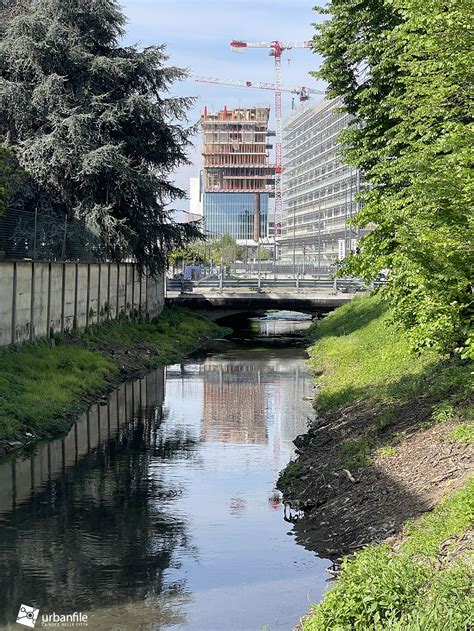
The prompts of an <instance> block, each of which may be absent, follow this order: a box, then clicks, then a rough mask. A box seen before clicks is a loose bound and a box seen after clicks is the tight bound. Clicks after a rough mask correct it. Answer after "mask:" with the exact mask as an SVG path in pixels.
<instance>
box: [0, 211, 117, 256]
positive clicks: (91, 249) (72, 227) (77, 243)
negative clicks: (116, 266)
mask: <svg viewBox="0 0 474 631" xmlns="http://www.w3.org/2000/svg"><path fill="white" fill-rule="evenodd" d="M105 258H106V253H105V252H104V250H103V244H101V243H100V241H99V239H98V238H97V236H96V235H94V234H93V233H92V232H91V231H90V230H89V229H88V228H87V227H86V226H85V224H84V223H83V222H82V221H80V220H78V219H74V218H72V219H71V218H69V217H67V216H62V217H61V216H58V215H56V214H53V213H46V212H38V211H36V212H29V211H25V210H18V209H14V208H9V209H8V210H7V211H6V212H5V214H4V215H2V216H0V259H14V260H22V259H30V260H34V261H90V262H93V261H101V260H104V259H105Z"/></svg>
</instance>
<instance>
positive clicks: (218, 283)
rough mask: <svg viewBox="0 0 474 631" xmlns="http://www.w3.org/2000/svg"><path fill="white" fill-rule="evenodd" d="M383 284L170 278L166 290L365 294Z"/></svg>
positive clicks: (347, 280) (352, 280)
mask: <svg viewBox="0 0 474 631" xmlns="http://www.w3.org/2000/svg"><path fill="white" fill-rule="evenodd" d="M380 284H381V283H373V284H372V285H371V286H370V287H367V286H366V285H365V284H364V283H363V282H362V281H361V280H359V279H357V278H334V279H330V278H322V279H315V278H313V279H304V278H299V277H297V278H277V279H271V278H258V279H256V278H253V279H252V278H242V279H235V278H225V279H224V278H203V279H201V280H199V281H191V280H184V279H175V278H168V279H167V281H166V289H167V291H169V292H180V293H193V292H194V291H196V292H197V293H199V291H203V290H206V289H213V290H215V289H219V290H221V291H225V290H226V289H229V290H232V289H241V290H245V289H248V290H260V289H292V288H293V289H296V290H299V289H310V290H314V291H318V290H320V289H332V290H334V291H338V292H342V293H356V292H364V291H368V290H369V289H371V288H373V287H374V286H379V285H380Z"/></svg>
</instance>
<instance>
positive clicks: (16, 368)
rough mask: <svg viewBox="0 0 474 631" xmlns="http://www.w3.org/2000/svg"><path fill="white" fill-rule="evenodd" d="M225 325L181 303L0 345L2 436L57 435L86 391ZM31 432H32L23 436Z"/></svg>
mask: <svg viewBox="0 0 474 631" xmlns="http://www.w3.org/2000/svg"><path fill="white" fill-rule="evenodd" d="M225 332H226V331H225V330H224V329H222V328H220V327H218V326H217V325H215V324H213V323H211V322H209V321H208V320H206V319H205V318H202V317H200V316H198V315H195V314H193V313H192V312H191V311H188V310H186V309H167V308H165V309H164V311H163V312H162V313H161V314H160V316H158V317H157V318H154V319H153V320H151V321H150V322H144V321H138V320H137V321H131V320H122V321H110V322H107V323H104V324H101V325H96V326H91V327H89V328H88V329H87V330H86V331H84V332H82V333H78V332H77V333H72V334H70V335H67V336H63V335H57V336H56V338H55V342H54V345H49V344H47V343H46V342H45V341H38V342H37V343H35V344H23V345H22V346H21V347H19V348H11V347H9V348H1V349H0V440H10V441H11V440H19V441H23V440H25V438H27V439H28V438H32V437H33V438H34V437H41V436H56V435H59V434H61V433H63V432H65V431H67V430H68V428H69V426H70V424H71V420H72V418H73V416H74V414H75V413H77V412H78V411H79V409H80V408H81V407H84V405H85V404H87V399H88V397H90V396H91V395H96V394H100V393H101V392H102V391H104V389H106V388H110V387H111V385H113V384H114V383H117V382H118V381H119V380H120V379H121V378H125V376H126V375H127V374H133V373H134V372H135V371H137V370H140V369H141V370H143V369H146V368H152V367H154V366H158V365H160V364H161V365H163V364H168V363H172V362H174V361H178V360H180V359H182V358H184V357H185V356H186V355H187V354H189V353H190V352H192V351H193V350H195V349H196V348H198V347H199V346H200V345H202V343H203V342H204V341H205V339H206V338H212V337H222V335H223V333H225ZM28 435H32V436H28Z"/></svg>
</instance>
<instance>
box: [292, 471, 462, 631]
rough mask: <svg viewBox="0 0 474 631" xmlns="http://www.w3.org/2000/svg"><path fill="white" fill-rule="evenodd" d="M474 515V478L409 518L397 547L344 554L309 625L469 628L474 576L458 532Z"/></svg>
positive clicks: (419, 630)
mask: <svg viewBox="0 0 474 631" xmlns="http://www.w3.org/2000/svg"><path fill="white" fill-rule="evenodd" d="M473 520H474V479H473V480H471V481H470V482H469V483H468V484H467V485H466V486H465V487H464V488H463V489H462V490H461V491H458V492H457V493H456V494H455V495H453V496H451V497H448V498H445V499H444V500H443V501H442V502H441V503H440V504H438V506H437V507H436V509H435V511H434V512H433V513H431V514H427V515H425V516H424V517H423V518H422V519H420V520H419V521H418V522H416V523H410V524H408V525H407V526H406V528H405V537H406V538H405V540H404V541H403V543H402V545H401V546H400V547H399V548H398V549H394V548H391V547H389V546H388V545H377V546H370V547H367V548H365V549H364V550H362V551H361V552H359V553H358V554H356V555H355V556H354V557H353V558H350V559H349V558H348V559H346V560H344V561H343V564H342V569H341V574H340V576H339V578H338V580H337V581H336V584H335V586H334V588H333V589H332V591H330V592H328V593H327V594H326V596H325V598H324V600H323V602H322V603H321V604H319V605H317V606H316V607H314V609H313V611H312V613H311V615H310V616H309V617H308V618H307V619H306V620H305V621H304V624H303V628H304V631H328V630H329V629H330V630H331V631H336V630H339V631H345V630H348V631H349V630H352V629H353V630H361V631H370V630H372V629H373V630H374V631H378V630H382V629H383V630H387V631H395V630H397V631H405V630H407V629H410V630H411V631H427V630H428V629H429V630H430V631H448V630H449V631H465V629H466V628H467V625H468V623H472V616H473V613H474V601H473V598H472V596H473V594H472V580H473V578H474V577H473V573H472V564H470V563H469V557H468V553H467V551H466V549H465V546H464V547H463V546H462V539H460V537H461V536H462V535H463V533H465V532H466V531H467V530H468V529H469V528H470V527H472V523H473Z"/></svg>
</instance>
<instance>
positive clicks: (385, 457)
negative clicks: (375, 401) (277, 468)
mask: <svg viewBox="0 0 474 631" xmlns="http://www.w3.org/2000/svg"><path fill="white" fill-rule="evenodd" d="M429 405H430V397H429V395H426V396H425V397H421V398H420V399H418V400H416V401H411V402H410V404H407V405H405V406H404V407H403V408H400V409H399V410H398V413H397V417H396V419H395V422H394V423H393V424H392V425H391V427H390V428H389V429H387V430H386V431H385V432H382V433H381V434H380V435H379V437H378V438H379V440H380V441H381V442H383V444H385V445H387V446H385V447H382V448H379V449H373V450H372V451H371V454H370V457H367V458H366V462H365V463H363V464H361V463H358V464H352V465H351V464H348V463H347V459H346V462H344V456H343V455H341V454H344V445H345V444H346V445H347V444H350V445H353V446H356V447H357V445H359V446H360V445H361V444H362V445H363V443H364V440H365V439H366V436H367V431H368V429H369V428H370V427H371V426H372V422H373V418H374V417H376V416H377V415H378V414H380V409H377V406H374V407H373V408H372V409H369V407H368V404H367V401H358V402H355V403H352V404H351V405H348V406H347V407H345V408H339V409H338V410H337V411H335V412H331V413H327V414H325V415H324V416H316V418H315V420H314V422H313V424H312V426H311V427H310V429H309V431H308V433H307V434H304V435H301V436H298V437H297V439H296V440H295V441H294V442H295V445H296V447H297V453H298V454H299V455H298V459H297V460H296V461H295V462H294V463H292V464H290V467H289V468H287V469H286V470H285V471H284V472H283V474H282V476H281V477H280V480H279V488H280V490H281V491H282V492H283V494H284V499H285V502H287V503H288V505H289V507H290V510H289V511H288V519H289V520H291V521H293V522H294V524H295V533H296V536H297V539H298V540H299V542H300V543H302V544H303V545H304V546H305V547H306V548H309V549H311V550H313V551H315V552H316V553H317V554H318V555H320V556H322V557H326V558H330V559H333V560H336V559H338V558H339V557H341V556H343V555H347V554H350V553H352V552H354V551H356V550H358V549H360V548H362V547H363V546H365V545H366V544H369V543H376V542H381V541H383V540H386V539H387V538H389V537H393V536H394V535H396V534H397V533H399V532H400V530H401V527H402V525H403V523H404V522H405V521H407V520H408V519H411V518H415V517H417V516H418V515H420V514H422V513H424V512H426V511H430V510H431V509H432V508H433V507H434V506H435V504H436V503H437V502H438V500H439V499H440V497H441V496H442V495H444V494H445V493H446V492H447V491H451V490H454V489H455V488H457V487H459V486H461V485H462V484H463V483H464V482H465V481H466V480H467V478H468V477H469V475H470V474H472V471H473V447H472V446H470V445H468V444H466V443H464V442H462V441H458V440H454V439H453V438H452V432H453V430H454V428H455V427H456V426H457V424H458V423H456V422H455V421H451V422H450V421H447V422H443V423H436V424H433V425H432V426H431V427H425V428H424V427H423V419H426V410H427V409H429Z"/></svg>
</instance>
